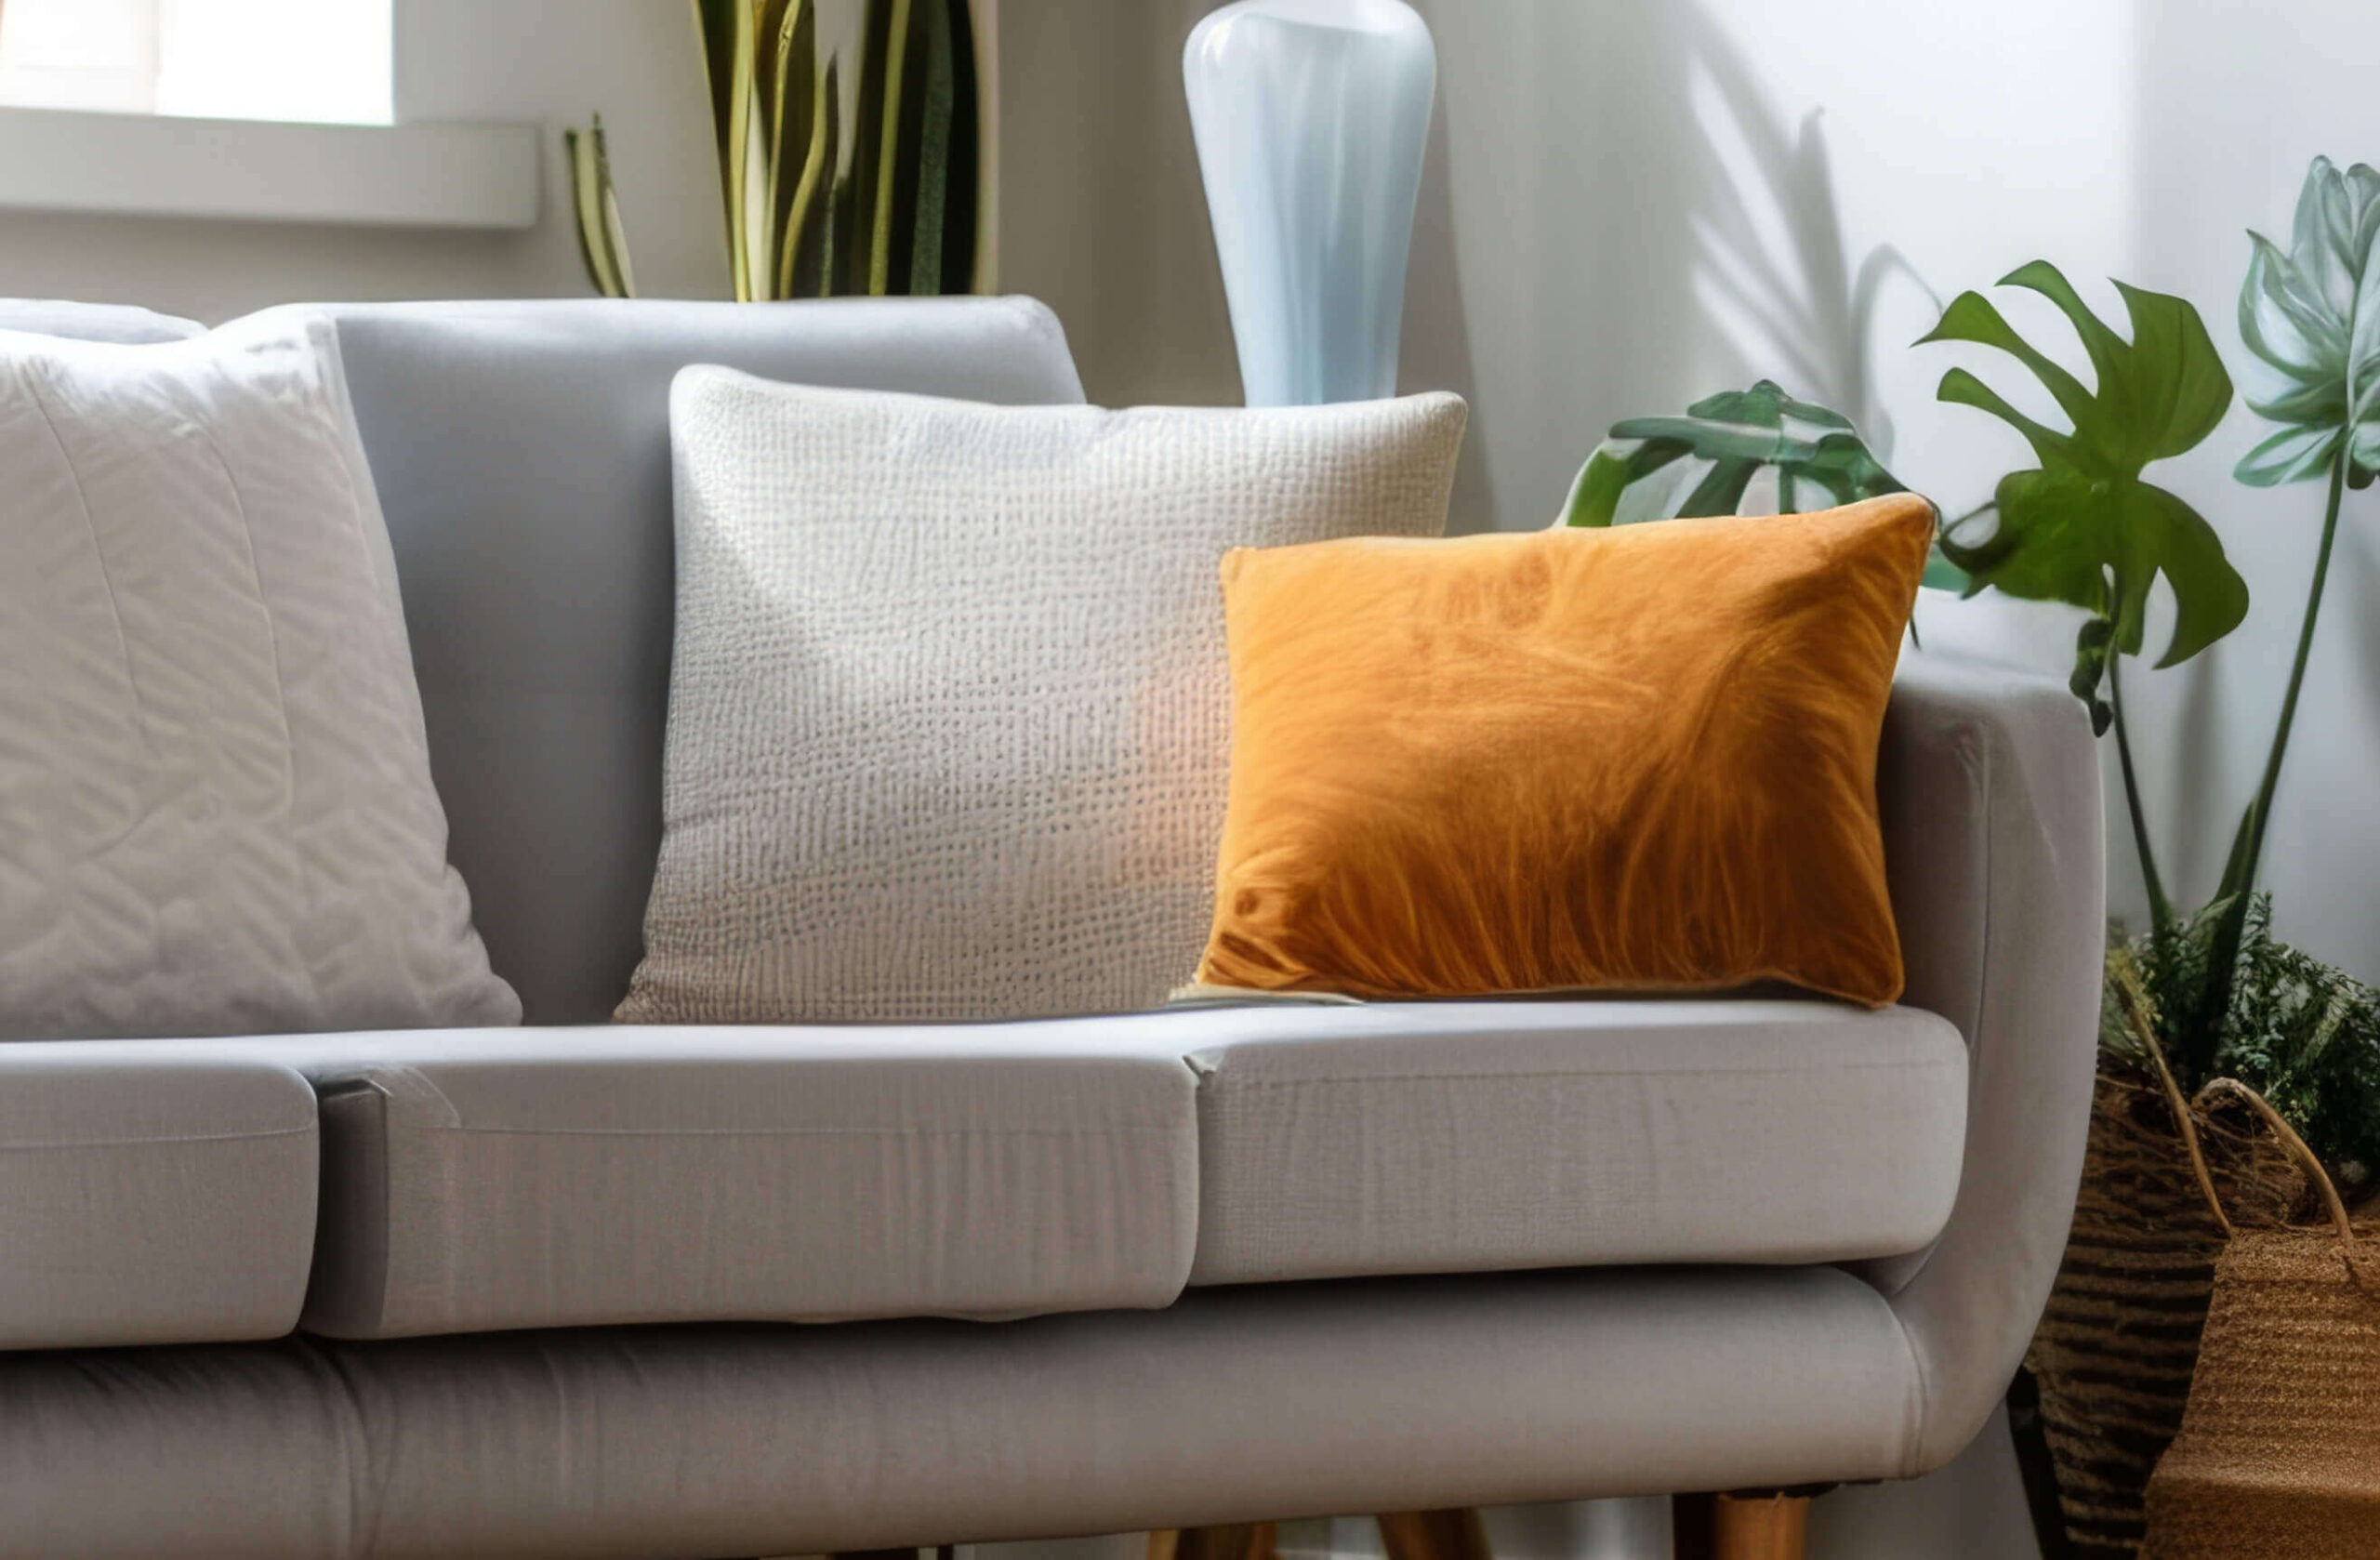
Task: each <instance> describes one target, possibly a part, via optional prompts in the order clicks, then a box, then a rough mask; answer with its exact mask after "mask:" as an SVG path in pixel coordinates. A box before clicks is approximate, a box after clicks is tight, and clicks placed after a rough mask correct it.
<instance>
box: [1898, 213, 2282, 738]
mask: <svg viewBox="0 0 2380 1560" xmlns="http://www.w3.org/2000/svg"><path fill="white" fill-rule="evenodd" d="M2002 284H2003V285H2004V286H2016V287H2025V288H2029V289H2030V290H2031V291H2033V292H2036V293H2039V294H2041V295H2042V296H2043V297H2046V298H2048V299H2049V300H2050V301H2051V302H2052V303H2053V304H2055V305H2056V306H2057V309H2058V311H2060V312H2061V313H2063V314H2064V315H2065V316H2066V317H2067V319H2068V321H2069V323H2071V324H2072V325H2073V327H2074V330H2075V334H2076V335H2077V336H2079V337H2081V338H2082V342H2083V350H2084V352H2085V353H2086V354H2088V356H2089V358H2090V361H2091V367H2092V370H2093V373H2094V375H2095V377H2096V385H2093V386H2090V387H2085V386H2084V385H2083V382H2082V381H2081V380H2080V379H2079V378H2077V377H2075V376H2074V375H2072V374H2070V373H2069V372H2068V371H2067V370H2066V369H2065V368H2063V367H2061V366H2060V365H2059V364H2056V362H2055V361H2053V360H2052V359H2051V358H2049V357H2048V356H2047V354H2045V353H2043V352H2042V351H2041V350H2038V349H2037V348H2035V347H2034V346H2033V345H2032V344H2031V343H2030V342H2028V341H2026V340H2025V339H2024V337H2021V336H2019V335H2018V334H2017V332H2016V329H2015V328H2014V327H2013V326H2011V325H2010V324H2008V322H2007V321H2006V319H2004V318H2003V316H2002V315H2001V313H2000V311H1999V310H1998V309H1996V308H1994V307H1993V306H1992V304H1991V303H1990V300H1988V299H1986V298H1985V297H1983V296H1982V295H1980V294H1978V293H1973V292H1968V293H1962V294H1960V295H1959V297H1957V298H1955V299H1953V300H1952V301H1951V303H1950V307H1949V308H1948V309H1946V310H1945V311H1943V314H1942V319H1941V322H1940V323H1939V324H1937V325H1936V326H1935V328H1934V329H1933V330H1932V331H1930V332H1928V333H1927V334H1926V335H1925V336H1924V337H1923V338H1922V340H1924V341H1969V342H1975V343H1977V344H1979V345H1982V346H1987V347H1991V348H1995V349H1997V350H2001V351H2003V352H2006V353H2007V354H2008V355H2010V356H2011V357H2014V358H2015V359H2016V361H2017V362H2019V363H2021V364H2024V365H2025V367H2026V368H2028V369H2029V370H2030V371H2031V373H2032V375H2033V377H2035V378H2037V379H2039V380H2040V381H2041V382H2042V385H2043V388H2044V389H2046V390H2048V391H2049V393H2050V397H2051V399H2052V400H2054V401H2055V402H2056V403H2057V405H2058V407H2059V409H2060V410H2061V411H2063V412H2064V413H2065V415H2066V418H2067V421H2068V422H2069V424H2071V425H2072V426H2071V427H2070V428H2069V429H2068V430H2058V429H2056V428H2052V427H2050V426H2048V425H2047V424H2044V423H2042V422H2039V421H2037V420H2035V419H2034V418H2032V417H2030V416H2026V415H2025V414H2024V413H2022V412H2020V411H2018V410H2016V407H2014V406H2012V405H2010V404H2009V403H2008V402H2007V401H2006V400H2005V399H2003V397H2002V396H2001V395H2000V393H1999V392H1998V391H1996V390H1992V389H1991V388H1990V386H1989V385H1987V384H1985V383H1984V382H1983V381H1982V380H1981V379H1979V378H1977V377H1976V376H1975V375H1973V374H1970V373H1969V372H1967V371H1966V370H1965V369H1964V368H1953V369H1951V370H1950V372H1949V373H1947V374H1945V375H1943V377H1942V382H1941V385H1940V388H1939V389H1938V390H1937V392H1936V393H1937V396H1938V397H1939V399H1941V400H1943V401H1945V402H1949V403H1953V404H1958V405H1966V406H1973V407H1976V408H1977V409H1978V410H1980V411H1984V412H1988V413H1990V415H1992V416H1995V417H1998V418H1999V419H2000V420H2001V421H2003V422H2004V423H2006V424H2008V425H2009V426H2010V427H2011V428H2013V429H2015V430H2016V431H2017V433H2019V434H2020V435H2022V436H2023V438H2024V440H2025V442H2026V443H2028V444H2030V446H2031V447H2032V451H2033V456H2034V458H2035V459H2036V460H2037V461H2038V462H2039V463H2040V464H2039V466H2038V468H2037V469H2030V470H2024V471H2017V472H2014V473H2011V474H2010V475H2009V476H2007V477H2005V478H2003V479H2002V481H2001V483H2000V484H1999V488H1998V491H1997V493H1996V495H1995V505H1994V508H1995V509H1997V511H1998V523H1997V525H1996V527H1995V528H1994V530H1993V531H1992V533H1991V534H1990V535H1989V536H1988V537H1985V538H1982V539H1980V540H1977V541H1975V542H1972V543H1970V542H1968V541H1965V540H1963V539H1962V538H1961V537H1960V536H1958V535H1945V536H1944V537H1943V538H1942V540H1941V543H1940V546H1941V549H1942V551H1943V553H1944V554H1945V555H1946V556H1947V557H1949V559H1950V561H1951V562H1953V563H1956V564H1957V565H1958V566H1959V567H1961V568H1963V569H1964V570H1966V571H1967V573H1968V574H1969V575H1971V576H1973V578H1974V579H1975V581H1976V582H1977V588H1981V587H1982V586H1990V587H1992V588H1996V589H1999V590H2002V591H2004V592H2006V593H2007V594H2009V595H2011V596H2018V597H2022V598H2024V599H2026V600H2029V601H2049V602H2068V603H2069V604H2071V605H2074V606H2079V607H2082V608H2083V609H2084V610H2085V611H2087V612H2090V613H2092V614H2093V615H2095V616H2097V617H2102V618H2105V619H2106V620H2107V621H2108V624H2109V628H2107V629H2106V630H2104V631H2102V630H2097V629H2088V630H2086V632H2085V634H2084V636H2083V642H2082V643H2080V644H2078V645H2077V648H2076V661H2075V682H2076V691H2077V692H2078V693H2079V694H2083V696H2084V697H2085V698H2086V699H2087V700H2089V701H2090V702H2091V703H2092V704H2093V706H2094V713H2095V715H2097V714H2099V713H2100V711H2101V709H2102V707H2101V706H2099V705H2098V703H2097V696H2096V690H2097V688H2098V685H2099V681H2100V679H2101V677H2102V676H2103V675H2104V673H2105V670H2106V656H2107V654H2108V653H2109V650H2110V649H2112V650H2113V651H2115V652H2120V653H2122V654H2127V655H2137V654H2140V653H2141V648H2142V641H2143V638H2144V635H2145V630H2146V626H2147V612H2146V606H2147V602H2148V600H2149V588H2150V587H2151V586H2152V585H2153V584H2154V583H2155V582H2156V579H2157V577H2158V576H2159V575H2163V576H2164V579H2165V582H2166V584H2167V585H2168V586H2169V587H2170V588H2172V590H2173V593H2174V601H2175V623H2174V635H2173V639H2172V641H2170V642H2169V643H2168V644H2167V646H2166V649H2165V652H2164V654H2163V657H2162V659H2161V660H2160V661H2159V662H2158V663H2157V664H2158V665H2159V666H2173V665H2175V663H2177V662H2181V661H2186V660H2188V659H2189V658H2190V657H2191V656H2193V655H2195V654H2198V653H2199V652H2200V651H2202V650H2203V649H2205V648H2206V647H2207V646H2208V645H2210V644H2212V643H2214V642H2215V641H2216V640H2219V639H2221V638H2222V637H2223V636H2224V635H2226V634H2228V633H2229V632H2230V631H2231V630H2232V629H2233V628H2237V627H2239V625H2240V620H2241V618H2243V617H2245V616H2246V615H2247V612H2248V587H2247V582H2246V581H2244V580H2242V579H2241V577H2240V575H2239V572H2238V571H2237V570H2235V569H2234V568H2232V566H2231V563H2230V561H2229V560H2228V558H2226V557H2225V556H2224V552H2223V544H2222V541H2221V540H2220V539H2219V538H2218V537H2217V536H2216V535H2215V530H2214V528H2213V527H2212V526H2210V525H2208V524H2207V522H2205V520H2204V519H2203V518H2202V517H2201V516H2200V515H2199V514H2198V512H2197V511H2196V510H2194V509H2191V508H2190V507H2189V506H2188V504H2186V503H2184V502H2183V501H2182V500H2181V499H2180V498H2178V497H2176V496H2174V495H2173V494H2171V493H2168V492H2167V491H2165V490H2164V489H2163V488H2161V487H2157V486H2155V485H2153V484H2151V483H2147V482H2145V481H2143V480H2142V478H2141V473H2142V471H2143V470H2144V469H2146V468H2147V467H2148V466H2149V464H2150V463H2151V462H2153V461H2156V460H2161V459H2164V458H2167V457H2169V456H2176V455H2179V454H2181V453H2182V452H2183V451H2185V450H2188V449H2191V448H2193V447H2195V446H2196V445H2198V444H2199V443H2201V442H2202V441H2203V440H2204V439H2205V438H2206V436H2207V435H2208V434H2209V433H2211V432H2213V431H2214V430H2215V424H2217V423H2218V422H2220V421H2221V420H2222V419H2223V414H2224V412H2225V411H2226V410H2227V409H2228V407H2229V406H2230V403H2231V379H2230V376H2229V375H2228V373H2226V372H2225V370H2224V367H2223V360H2222V359H2221V357H2219V356H2218V355H2217V354H2216V352H2215V343H2214V341H2213V340H2212V339H2211V338H2210V337H2208V336H2207V333H2206V325H2205V323H2204V322H2203V321H2202V320H2201V319H2200V318H2199V316H2198V311H2197V310H2195V309H2193V308H2191V307H2190V305H2189V304H2188V302H2186V301H2185V300H2183V299H2181V298H2178V297H2172V296H2170V295H2168V294H2163V293H2152V292H2147V291H2144V290H2142V289H2140V288H2137V287H2131V286H2126V285H2125V284H2122V283H2121V282H2120V283H2117V284H2116V289H2117V291H2118V293H2119V294H2121V295H2122V298H2123V302H2124V308H2125V310H2126V311H2127V313H2128V314H2129V315H2130V317H2131V322H2132V337H2131V339H2130V340H2126V339H2125V338H2124V337H2122V336H2120V335H2119V334H2117V333H2116V332H2115V331H2114V330H2112V329H2111V328H2109V326H2108V325H2107V324H2106V323H2105V322H2103V321H2101V320H2100V319H2099V317H2098V316H2097V315H2096V314H2095V313H2093V312H2092V311H2091V309H2090V307H2089V306H2088V305H2086V304H2085V303H2084V302H2083V299H2082V298H2081V297H2079V296H2078V295H2077V294H2076V293H2075V291H2074V289H2073V287H2072V286H2070V285H2069V284H2068V282H2067V280H2066V278H2065V277H2064V276H2063V275H2061V274H2060V273H2059V272H2058V271H2057V269H2056V267H2054V266H2052V265H2050V264H2048V263H2047V262H2046V261H2041V260H2036V261H2034V262H2033V263H2032V264H2030V265H2027V266H2022V267H2019V268H2018V269H2017V270H2016V271H2011V272H2010V273H2009V274H2008V275H2007V276H2005V277H2003V279H2002ZM2086 686H2087V691H2086Z"/></svg>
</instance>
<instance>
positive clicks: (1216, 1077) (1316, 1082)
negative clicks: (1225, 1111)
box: [1200, 1058, 1964, 1091]
mask: <svg viewBox="0 0 2380 1560" xmlns="http://www.w3.org/2000/svg"><path fill="white" fill-rule="evenodd" d="M1962 1066H1964V1058H1963V1059H1962ZM1943 1070H1950V1069H1949V1067H1948V1064H1946V1063H1944V1062H1938V1061H1927V1060H1923V1059H1911V1058H1904V1059H1900V1060H1895V1061H1875V1062H1852V1063H1845V1064H1841V1065H1831V1064H1830V1065H1827V1066H1822V1067H1820V1066H1810V1067H1789V1066H1759V1067H1646V1068H1620V1067H1597V1068H1578V1069H1564V1070H1560V1071H1551V1070H1540V1071H1532V1072H1524V1073H1349V1074H1347V1075H1345V1076H1344V1077H1282V1078H1249V1079H1245V1080H1242V1079H1237V1078H1234V1077H1232V1076H1231V1074H1230V1071H1229V1070H1228V1069H1227V1068H1217V1069H1216V1070H1215V1071H1214V1072H1213V1073H1211V1074H1210V1075H1209V1076H1208V1077H1207V1078H1203V1079H1201V1080H1200V1081H1201V1083H1202V1084H1204V1083H1207V1082H1212V1083H1213V1084H1214V1086H1215V1087H1216V1088H1217V1089H1219V1090H1220V1089H1230V1090H1238V1091H1255V1090H1260V1089H1317V1088H1320V1089H1329V1088H1338V1087H1366V1086H1369V1085H1371V1084H1378V1083H1507V1082H1510V1083H1533V1082H1544V1081H1546V1080H1549V1079H1566V1078H1569V1079H1578V1080H1581V1081H1585V1080H1590V1079H1603V1078H1638V1079H1648V1080H1649V1079H1660V1078H1712V1077H1747V1078H1762V1077H1833V1076H1835V1075H1837V1074H1840V1073H1846V1072H1861V1073H1874V1072H1924V1071H1943Z"/></svg>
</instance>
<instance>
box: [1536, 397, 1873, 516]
mask: <svg viewBox="0 0 2380 1560" xmlns="http://www.w3.org/2000/svg"><path fill="white" fill-rule="evenodd" d="M1689 459H1690V460H1694V461H1698V462H1702V463H1705V464H1706V465H1707V467H1708V469H1707V470H1705V471H1703V472H1702V473H1701V475H1700V477H1699V480H1698V481H1696V482H1694V483H1693V485H1692V486H1691V487H1686V486H1685V484H1684V483H1676V484H1675V485H1676V486H1678V487H1680V488H1682V489H1683V491H1684V496H1682V497H1680V496H1676V495H1675V494H1674V493H1673V494H1672V495H1670V496H1669V499H1668V500H1667V501H1665V502H1660V503H1654V504H1637V505H1633V506H1630V507H1632V508H1634V509H1639V510H1644V509H1653V510H1658V511H1659V512H1658V513H1645V512H1639V513H1636V514H1634V515H1633V516H1632V518H1634V519H1646V520H1650V519H1667V518H1672V517H1685V516H1696V515H1720V514H1733V513H1735V512H1736V509H1737V507H1738V506H1739V505H1740V504H1741V503H1742V502H1743V496H1744V493H1745V491H1746V490H1747V489H1748V488H1749V487H1750V486H1751V485H1752V479H1753V478H1754V477H1755V476H1757V475H1758V474H1759V472H1760V471H1761V469H1763V468H1774V469H1776V471H1777V493H1778V503H1779V505H1780V507H1782V508H1783V509H1785V510H1786V511H1787V512H1789V513H1791V512H1792V511H1793V509H1794V507H1795V506H1796V504H1797V503H1798V502H1799V501H1800V499H1802V498H1803V497H1804V496H1824V497H1825V498H1826V499H1827V501H1828V502H1829V503H1831V504H1850V503H1856V502H1858V500H1860V499H1862V498H1873V497H1877V496H1881V495H1884V494H1887V493H1900V492H1904V491H1906V490H1905V489H1904V488H1903V487H1902V486H1901V484H1900V483H1899V482H1898V481H1897V480H1896V479H1895V478H1894V476H1893V474H1892V473H1891V472H1890V471H1887V470H1885V469H1884V464H1883V463H1882V462H1881V461H1879V460H1877V459H1876V457H1875V456H1874V455H1873V454H1872V453H1871V452H1870V450H1869V448H1868V446H1867V444H1866V443H1865V442H1864V441H1862V440H1861V439H1860V437H1859V432H1858V429H1856V428H1854V427H1853V426H1852V423H1851V419H1850V418H1848V417H1845V416H1843V415H1842V414H1841V413H1839V412H1835V411H1832V410H1831V409H1829V408H1827V407H1824V406H1819V405H1817V404H1814V403H1810V402H1806V401H1797V400H1794V399H1793V398H1792V396H1789V395H1787V394H1786V393H1785V391H1784V390H1782V389H1781V388H1780V387H1779V386H1778V385H1777V384H1776V383H1775V382H1774V381H1772V380H1768V379H1763V380H1761V381H1760V382H1759V383H1758V384H1756V385H1753V386H1752V388H1751V389H1750V390H1727V391H1724V392H1722V393H1720V394H1718V395H1712V396H1706V397H1705V398H1703V399H1702V400H1700V401H1698V402H1696V403H1694V404H1693V405H1692V406H1689V407H1687V408H1686V415H1685V416H1656V417H1630V418H1628V419H1626V420H1624V421H1621V422H1616V423H1614V424H1612V425H1611V430H1610V432H1609V433H1608V434H1607V436H1606V438H1605V440H1604V443H1602V444H1601V445H1600V446H1599V447H1598V448H1597V449H1596V450H1595V452H1594V454H1593V455H1592V456H1588V457H1587V463H1586V465H1585V466H1583V467H1581V468H1580V470H1579V475H1578V479H1577V481H1575V482H1573V483H1571V485H1570V496H1569V498H1568V499H1567V502H1565V504H1564V505H1563V509H1562V518H1561V523H1562V524H1565V525H1614V524H1620V523H1623V522H1622V521H1621V519H1620V513H1621V510H1622V508H1623V504H1624V501H1626V500H1627V499H1629V498H1630V497H1631V496H1632V495H1633V496H1639V497H1643V496H1654V497H1658V496H1659V495H1655V494H1653V493H1652V489H1651V484H1652V483H1654V482H1655V481H1656V480H1657V479H1658V480H1659V481H1661V482H1670V481H1671V480H1672V479H1673V477H1674V476H1675V473H1673V472H1671V471H1670V468H1671V467H1673V465H1675V463H1676V462H1678V461H1681V460H1689ZM1691 474H1692V473H1690V472H1689V473H1688V475H1691Z"/></svg>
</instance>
